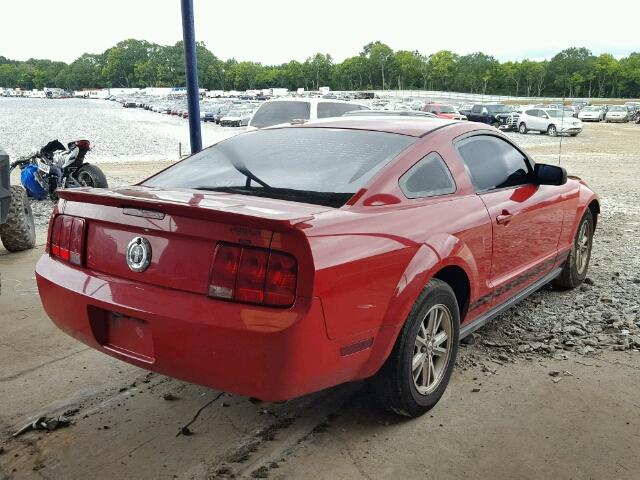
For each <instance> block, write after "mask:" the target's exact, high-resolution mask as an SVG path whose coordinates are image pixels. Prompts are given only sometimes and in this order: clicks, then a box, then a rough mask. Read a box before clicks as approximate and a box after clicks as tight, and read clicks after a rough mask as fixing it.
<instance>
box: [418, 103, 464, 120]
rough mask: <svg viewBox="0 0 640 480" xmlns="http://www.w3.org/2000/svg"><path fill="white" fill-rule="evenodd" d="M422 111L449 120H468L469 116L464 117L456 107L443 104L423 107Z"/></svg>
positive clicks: (429, 104)
mask: <svg viewBox="0 0 640 480" xmlns="http://www.w3.org/2000/svg"><path fill="white" fill-rule="evenodd" d="M422 111H423V112H430V113H433V114H434V115H435V116H436V117H438V118H446V119H447V120H467V116H466V115H462V114H461V113H460V112H459V111H458V110H457V109H456V108H455V107H453V106H451V105H446V104H443V103H428V104H426V105H424V106H423V107H422Z"/></svg>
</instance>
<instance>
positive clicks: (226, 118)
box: [110, 97, 262, 127]
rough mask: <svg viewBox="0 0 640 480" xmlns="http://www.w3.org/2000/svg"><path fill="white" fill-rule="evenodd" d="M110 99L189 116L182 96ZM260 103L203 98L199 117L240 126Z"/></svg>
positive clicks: (227, 124) (157, 110)
mask: <svg viewBox="0 0 640 480" xmlns="http://www.w3.org/2000/svg"><path fill="white" fill-rule="evenodd" d="M110 100H114V101H118V102H120V103H121V104H122V106H123V107H124V108H143V109H144V110H149V111H152V112H156V113H164V114H167V115H173V116H177V117H181V118H189V109H188V107H187V101H186V99H185V98H184V97H178V98H165V97H163V98H158V97H135V98H115V97H113V98H110ZM261 104H262V102H261V101H255V100H243V99H214V100H209V99H204V100H202V101H201V102H200V119H201V120H202V121H203V122H213V123H216V124H219V125H221V126H223V127H242V126H246V125H248V124H249V121H250V120H251V117H252V116H253V114H254V112H255V111H256V110H257V108H258V107H259V106H260V105H261Z"/></svg>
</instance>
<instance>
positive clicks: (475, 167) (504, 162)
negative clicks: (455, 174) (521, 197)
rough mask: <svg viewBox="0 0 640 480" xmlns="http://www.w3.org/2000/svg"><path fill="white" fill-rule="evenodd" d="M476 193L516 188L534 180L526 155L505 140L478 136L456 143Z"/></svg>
mask: <svg viewBox="0 0 640 480" xmlns="http://www.w3.org/2000/svg"><path fill="white" fill-rule="evenodd" d="M456 149H457V150H458V153H459V154H460V157H461V158H462V161H463V162H464V164H465V166H466V169H467V173H468V174H469V176H470V177H471V182H472V183H473V186H474V187H475V189H476V191H485V190H492V189H497V188H507V187H515V186H517V185H524V184H526V183H529V182H530V181H531V167H530V165H529V162H528V161H527V159H526V158H525V156H524V154H523V153H522V152H520V151H519V150H517V149H516V148H514V147H513V146H511V145H510V144H509V143H507V142H505V141H504V140H502V139H500V138H498V137H494V136H489V135H477V136H474V137H470V138H466V139H464V140H462V141H460V142H458V143H457V144H456Z"/></svg>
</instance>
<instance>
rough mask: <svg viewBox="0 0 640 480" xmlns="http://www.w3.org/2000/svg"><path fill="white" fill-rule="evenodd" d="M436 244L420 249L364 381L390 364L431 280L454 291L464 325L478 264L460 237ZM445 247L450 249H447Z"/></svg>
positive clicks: (397, 291) (385, 322)
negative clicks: (412, 314)
mask: <svg viewBox="0 0 640 480" xmlns="http://www.w3.org/2000/svg"><path fill="white" fill-rule="evenodd" d="M434 240H435V241H434V246H432V245H431V244H423V245H421V246H420V248H419V249H418V250H417V252H416V253H415V255H414V256H413V258H412V259H411V261H410V262H409V263H408V265H407V268H406V269H405V272H404V274H403V275H402V277H401V278H400V281H399V282H398V285H397V286H396V289H395V294H394V297H393V299H392V300H391V302H390V303H389V306H388V308H387V311H386V313H385V315H384V319H383V322H382V325H381V326H380V330H379V333H378V338H379V339H380V340H382V341H380V342H375V344H374V345H375V347H374V350H373V351H372V353H371V356H370V358H369V361H368V362H367V366H366V367H365V371H366V373H365V374H364V375H363V376H364V377H367V376H371V375H373V374H375V373H376V372H377V371H378V370H379V369H380V368H381V367H382V365H383V364H384V362H385V361H386V360H387V358H388V357H389V354H390V353H391V351H392V349H393V347H394V345H395V343H396V341H397V338H398V334H399V333H400V331H401V330H402V327H403V326H404V324H405V322H406V321H407V317H408V316H409V313H410V312H411V309H412V308H413V305H414V304H415V302H416V300H417V299H418V297H419V296H420V293H421V292H422V290H423V289H424V287H425V286H426V285H427V284H428V283H429V281H431V279H434V278H437V279H438V280H441V281H443V282H445V283H447V284H448V285H449V286H450V287H451V289H452V290H453V292H454V294H455V295H456V300H457V302H458V306H459V308H460V323H462V322H463V319H464V317H465V315H466V313H467V310H468V307H469V303H470V299H471V298H473V295H474V290H477V286H476V287H474V282H473V279H475V278H477V276H478V271H477V267H476V264H475V261H474V260H473V256H472V255H471V252H470V250H469V248H468V247H467V246H466V245H465V244H464V243H463V242H462V241H461V240H460V239H458V238H457V237H453V236H451V235H447V238H446V239H442V238H436V239H434ZM443 240H448V241H447V242H443ZM435 245H440V246H441V247H440V248H438V247H436V246H435ZM445 245H446V247H447V248H443V246H445ZM475 284H477V282H475Z"/></svg>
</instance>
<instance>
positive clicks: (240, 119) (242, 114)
mask: <svg viewBox="0 0 640 480" xmlns="http://www.w3.org/2000/svg"><path fill="white" fill-rule="evenodd" d="M252 116H253V110H252V109H249V108H246V107H243V106H234V107H232V108H231V109H230V110H229V112H228V113H227V114H226V115H225V116H223V117H222V118H221V119H220V126H222V127H244V126H246V125H249V121H250V120H251V117H252Z"/></svg>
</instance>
